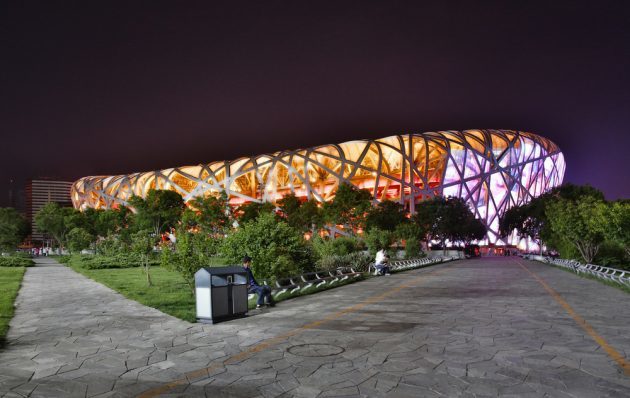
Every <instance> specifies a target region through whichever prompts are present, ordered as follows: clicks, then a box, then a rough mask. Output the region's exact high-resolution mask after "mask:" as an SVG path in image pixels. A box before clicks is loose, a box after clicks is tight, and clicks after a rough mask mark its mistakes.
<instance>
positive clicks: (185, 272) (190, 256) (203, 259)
mask: <svg viewBox="0 0 630 398" xmlns="http://www.w3.org/2000/svg"><path fill="white" fill-rule="evenodd" d="M213 241H214V239H213V238H211V237H209V236H208V235H206V234H204V233H191V232H183V233H182V232H180V233H179V234H177V241H176V242H175V245H174V248H173V250H171V249H170V248H164V249H163V250H162V260H161V263H162V266H163V267H165V268H166V269H169V270H171V271H175V272H177V273H178V274H179V275H181V277H182V278H183V279H184V282H186V285H187V286H188V288H189V289H190V291H191V292H192V294H194V293H195V272H197V271H198V270H199V269H200V268H202V267H206V266H208V265H210V264H211V263H212V260H213V259H212V255H213V254H214V251H213V250H212V249H211V248H212V247H214V246H216V244H214V243H213Z"/></svg>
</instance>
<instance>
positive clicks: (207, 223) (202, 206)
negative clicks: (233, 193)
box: [189, 192, 231, 235]
mask: <svg viewBox="0 0 630 398" xmlns="http://www.w3.org/2000/svg"><path fill="white" fill-rule="evenodd" d="M189 206H191V207H192V208H194V209H195V210H196V214H197V218H196V222H197V223H198V225H199V227H201V229H202V231H204V232H206V233H208V234H212V235H217V234H222V233H224V232H225V230H226V229H229V228H230V226H231V223H230V222H231V217H230V210H229V205H228V197H227V194H226V193H225V192H221V195H219V196H218V197H215V196H209V197H198V198H196V199H193V200H191V201H190V202H189Z"/></svg>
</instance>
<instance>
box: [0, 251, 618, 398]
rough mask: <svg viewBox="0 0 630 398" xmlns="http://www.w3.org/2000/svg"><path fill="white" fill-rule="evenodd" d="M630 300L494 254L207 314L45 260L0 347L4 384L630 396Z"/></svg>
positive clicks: (24, 389) (103, 393)
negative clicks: (126, 294)
mask: <svg viewBox="0 0 630 398" xmlns="http://www.w3.org/2000/svg"><path fill="white" fill-rule="evenodd" d="M44 265H48V266H44ZM532 273H533V274H532ZM536 278H538V280H537V279H536ZM544 284H546V287H545V286H544ZM554 294H556V295H557V297H554ZM628 304H630V295H628V294H626V293H624V292H622V291H619V290H617V289H614V288H611V287H609V286H606V285H603V284H601V283H599V282H596V281H592V280H587V279H582V278H579V277H577V276H574V275H572V274H570V273H568V272H565V271H563V270H559V269H556V268H552V267H550V266H548V265H543V264H539V263H535V262H529V261H523V260H520V259H515V258H490V259H475V260H466V261H457V262H454V263H449V264H444V265H438V266H434V267H431V268H426V269H422V270H417V271H409V272H405V273H400V274H395V275H392V276H389V277H380V278H373V279H370V280H368V281H365V282H360V283H357V284H353V285H349V286H345V287H342V288H337V289H333V290H330V291H328V292H324V293H320V294H317V295H313V296H305V297H301V298H298V299H294V300H290V301H287V302H283V303H280V304H279V305H278V306H277V307H276V308H274V309H272V310H265V311H263V312H260V311H258V312H252V313H251V315H252V316H250V317H248V318H245V319H240V320H236V321H231V322H228V323H223V324H219V325H200V324H190V323H187V322H184V321H181V320H178V319H175V318H172V317H170V316H168V315H164V314H162V313H160V312H159V311H157V310H153V309H150V308H147V307H144V306H142V305H140V304H138V303H135V302H132V301H129V300H127V299H125V298H123V297H122V296H120V295H119V294H117V293H115V292H113V291H111V290H110V289H108V288H106V287H104V286H102V285H100V284H98V283H95V282H93V281H90V280H89V279H86V278H84V277H83V276H81V275H78V274H76V273H75V272H73V271H72V270H70V269H68V268H65V267H61V266H56V265H55V264H41V266H40V264H38V267H35V268H30V269H29V270H28V271H27V273H26V275H25V278H24V282H23V287H22V289H21V291H20V294H19V296H18V299H17V311H16V316H15V318H14V319H13V321H12V323H11V329H10V331H9V334H8V336H7V338H8V340H9V342H10V343H9V345H8V347H6V348H5V349H3V350H2V351H0V395H2V394H4V396H32V397H38V396H43V397H75V396H76V397H84V396H99V397H110V396H112V397H128V396H138V395H140V396H145V397H150V396H157V395H163V396H191V397H194V396H208V397H222V396H226V397H227V396H231V397H254V396H261V397H276V396H282V397H332V396H366V397H380V396H388V397H390V396H391V397H407V396H408V397H419V396H448V397H451V396H464V397H475V396H514V397H516V396H518V397H523V396H532V397H543V396H552V397H556V396H558V397H604V396H610V397H627V396H630V365H629V367H628V368H627V369H626V371H627V373H624V370H623V366H625V365H628V363H627V361H628V354H629V353H630V305H628ZM576 319H577V320H578V322H580V323H581V325H580V324H578V322H576ZM593 334H594V336H596V337H597V338H598V339H599V341H596V340H595V339H594V338H593ZM607 351H608V352H607ZM615 353H617V357H616V359H614V357H615Z"/></svg>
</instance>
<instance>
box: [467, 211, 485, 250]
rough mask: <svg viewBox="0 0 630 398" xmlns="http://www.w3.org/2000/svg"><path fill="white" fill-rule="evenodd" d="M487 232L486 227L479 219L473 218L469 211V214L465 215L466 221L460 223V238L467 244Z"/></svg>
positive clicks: (481, 237) (480, 237)
mask: <svg viewBox="0 0 630 398" xmlns="http://www.w3.org/2000/svg"><path fill="white" fill-rule="evenodd" d="M487 233H488V229H487V228H486V226H485V225H484V224H483V223H482V222H481V220H479V219H478V218H475V216H474V215H473V214H472V213H470V214H469V216H468V217H466V222H465V223H464V224H463V225H462V236H461V238H462V239H461V240H462V241H464V243H465V244H467V245H469V244H470V243H471V242H472V241H474V240H482V239H483V238H485V237H486V234H487Z"/></svg>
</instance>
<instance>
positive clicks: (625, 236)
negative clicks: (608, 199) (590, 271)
mask: <svg viewBox="0 0 630 398" xmlns="http://www.w3.org/2000/svg"><path fill="white" fill-rule="evenodd" d="M607 220H608V223H607V227H606V230H607V232H608V234H607V235H608V237H609V238H610V239H611V240H612V241H614V242H615V243H617V244H618V245H619V246H620V247H621V248H622V249H623V250H624V251H625V254H626V257H630V201H628V200H618V201H615V202H612V203H611V204H610V206H609V208H608V214H607Z"/></svg>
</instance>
